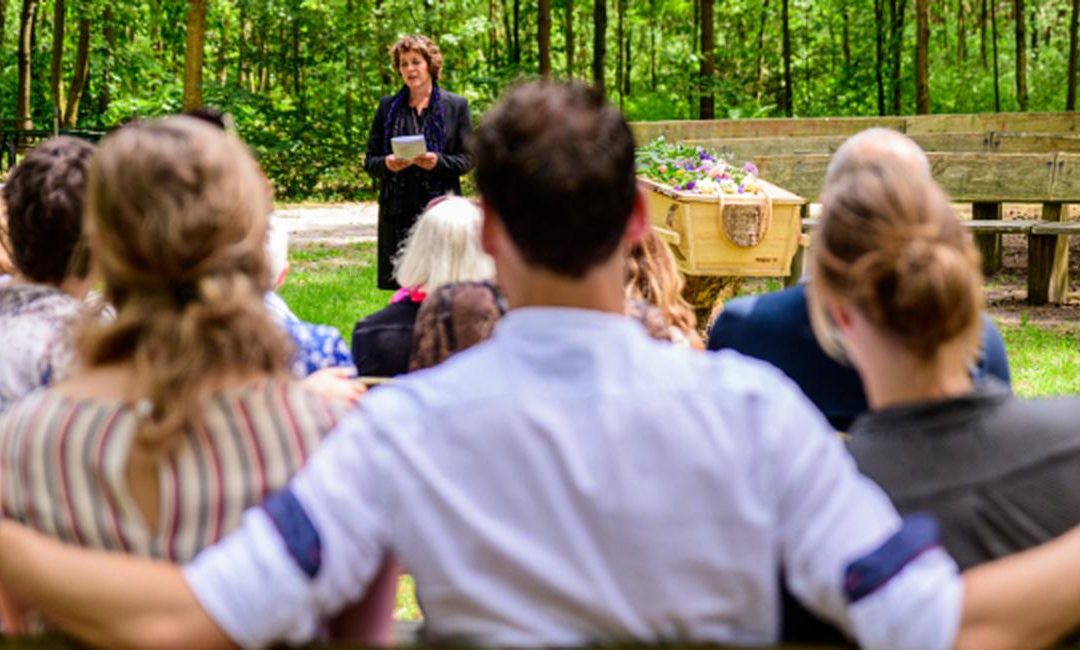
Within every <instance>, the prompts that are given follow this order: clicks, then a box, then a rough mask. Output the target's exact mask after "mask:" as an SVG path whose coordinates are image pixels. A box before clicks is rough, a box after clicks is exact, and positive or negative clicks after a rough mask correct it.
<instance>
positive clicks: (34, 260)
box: [0, 137, 94, 412]
mask: <svg viewBox="0 0 1080 650" xmlns="http://www.w3.org/2000/svg"><path fill="white" fill-rule="evenodd" d="M93 153H94V147H93V145H91V144H89V143H88V142H86V141H84V140H79V139H76V138H68V137H60V138H55V139H53V140H49V141H48V142H45V143H44V144H41V145H39V146H37V147H36V148H34V150H33V151H31V152H30V153H29V154H27V156H26V158H25V159H23V161H22V162H21V163H20V164H19V165H18V166H17V167H16V168H15V169H14V170H13V171H12V172H11V175H10V176H9V177H8V180H7V183H6V184H5V185H4V189H3V195H4V203H5V204H6V206H7V212H8V216H7V220H6V223H7V227H6V231H7V238H6V241H5V242H4V244H5V246H10V250H9V251H8V252H9V253H10V257H11V259H12V261H13V262H14V267H15V268H14V269H13V275H12V276H11V277H10V278H9V279H8V280H7V281H6V282H4V283H2V284H0V332H3V333H4V336H3V345H0V412H3V411H5V410H6V409H8V408H9V407H10V406H11V404H12V403H14V402H15V400H17V399H19V398H21V397H22V396H24V395H26V394H27V393H29V392H30V391H32V390H34V389H35V388H38V387H40V386H45V385H47V384H49V383H50V382H52V381H56V380H58V379H60V378H61V377H62V376H63V375H64V373H65V372H67V370H68V366H69V365H70V363H71V357H72V355H71V346H70V343H69V338H70V334H71V333H72V329H73V328H74V323H75V320H76V319H77V317H78V316H79V315H80V314H82V313H83V299H84V298H85V297H86V294H87V292H88V291H89V290H90V285H91V280H90V279H89V254H88V250H87V247H86V243H85V241H84V237H83V227H82V208H83V194H84V193H85V191H86V170H87V167H88V165H89V162H90V157H91V156H92V155H93Z"/></svg>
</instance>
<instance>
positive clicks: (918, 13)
mask: <svg viewBox="0 0 1080 650" xmlns="http://www.w3.org/2000/svg"><path fill="white" fill-rule="evenodd" d="M929 4H930V0H915V27H916V29H915V31H916V38H915V112H916V113H917V114H919V115H926V114H928V113H929V112H930V16H929V9H930V7H929Z"/></svg>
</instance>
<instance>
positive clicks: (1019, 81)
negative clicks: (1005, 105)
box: [1013, 0, 1028, 111]
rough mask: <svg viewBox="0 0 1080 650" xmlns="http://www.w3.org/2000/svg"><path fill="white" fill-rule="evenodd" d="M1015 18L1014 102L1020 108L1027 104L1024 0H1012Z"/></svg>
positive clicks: (1025, 107)
mask: <svg viewBox="0 0 1080 650" xmlns="http://www.w3.org/2000/svg"><path fill="white" fill-rule="evenodd" d="M1013 13H1014V14H1015V18H1016V102H1017V103H1018V104H1019V105H1020V110H1022V111H1026V110H1027V106H1028V88H1027V38H1026V35H1025V33H1024V0H1013Z"/></svg>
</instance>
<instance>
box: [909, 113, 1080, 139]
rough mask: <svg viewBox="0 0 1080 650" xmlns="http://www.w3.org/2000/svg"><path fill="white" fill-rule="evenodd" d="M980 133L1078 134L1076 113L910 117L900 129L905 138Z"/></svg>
mask: <svg viewBox="0 0 1080 650" xmlns="http://www.w3.org/2000/svg"><path fill="white" fill-rule="evenodd" d="M983 131H1019V132H1027V133H1033V132H1038V133H1080V113H979V114H964V115H960V114H957V115H912V116H909V117H908V118H907V119H906V124H905V126H904V132H905V133H908V134H914V133H949V132H969V133H970V132H983Z"/></svg>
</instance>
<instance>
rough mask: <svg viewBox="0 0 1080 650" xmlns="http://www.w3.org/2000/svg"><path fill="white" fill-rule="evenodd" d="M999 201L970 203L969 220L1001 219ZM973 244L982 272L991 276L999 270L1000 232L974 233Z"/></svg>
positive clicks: (991, 220)
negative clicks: (976, 250) (977, 251)
mask: <svg viewBox="0 0 1080 650" xmlns="http://www.w3.org/2000/svg"><path fill="white" fill-rule="evenodd" d="M1001 217H1002V211H1001V204H1000V203H982V202H980V203H973V204H971V220H972V221H979V222H993V221H998V222H1000V221H1001ZM975 246H976V247H977V248H978V249H979V255H980V257H982V270H983V274H984V275H987V276H991V275H993V274H995V273H997V272H998V271H1000V270H1001V253H1002V250H1001V234H1000V233H993V232H984V233H976V234H975Z"/></svg>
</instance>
